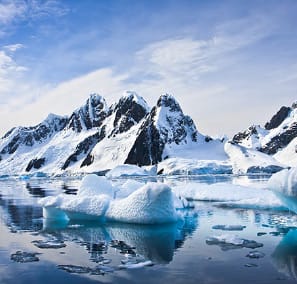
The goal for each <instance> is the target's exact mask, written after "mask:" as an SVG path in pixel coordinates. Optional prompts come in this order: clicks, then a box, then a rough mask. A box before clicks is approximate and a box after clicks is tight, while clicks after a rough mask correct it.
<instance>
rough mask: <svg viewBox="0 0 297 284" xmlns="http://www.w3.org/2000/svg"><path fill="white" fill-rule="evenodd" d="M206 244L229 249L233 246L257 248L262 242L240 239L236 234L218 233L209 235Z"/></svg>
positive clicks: (233, 247)
mask: <svg viewBox="0 0 297 284" xmlns="http://www.w3.org/2000/svg"><path fill="white" fill-rule="evenodd" d="M206 243H207V244H208V245H219V246H220V247H221V248H222V250H229V249H235V248H252V249H254V248H259V247H262V246H263V244H261V243H258V242H256V241H253V240H247V239H242V238H240V237H238V236H236V235H220V236H214V237H209V238H207V239H206Z"/></svg>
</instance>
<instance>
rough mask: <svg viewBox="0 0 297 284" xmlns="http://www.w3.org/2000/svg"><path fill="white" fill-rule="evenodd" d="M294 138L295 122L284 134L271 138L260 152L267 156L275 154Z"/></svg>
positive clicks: (296, 129)
mask: <svg viewBox="0 0 297 284" xmlns="http://www.w3.org/2000/svg"><path fill="white" fill-rule="evenodd" d="M296 137H297V122H294V123H293V124H292V125H291V126H290V127H288V128H287V129H286V130H285V131H284V132H282V133H280V134H278V135H276V136H274V137H272V138H271V140H270V141H269V142H268V143H267V144H266V145H264V146H263V147H262V148H260V151H261V152H263V153H266V154H269V155H272V154H275V153H276V152H277V151H279V150H280V149H283V148H285V147H286V146H287V145H288V144H289V143H290V142H291V141H292V140H293V139H294V138H296Z"/></svg>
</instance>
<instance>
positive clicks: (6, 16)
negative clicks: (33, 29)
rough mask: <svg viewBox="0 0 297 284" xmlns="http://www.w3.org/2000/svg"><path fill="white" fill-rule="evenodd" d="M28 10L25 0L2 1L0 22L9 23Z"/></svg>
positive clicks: (0, 4)
mask: <svg viewBox="0 0 297 284" xmlns="http://www.w3.org/2000/svg"><path fill="white" fill-rule="evenodd" d="M25 12H26V5H25V2H24V1H4V2H2V3H0V23H2V24H9V23H10V22H12V21H13V20H14V19H16V18H18V17H21V16H22V15H23V14H24V13H25Z"/></svg>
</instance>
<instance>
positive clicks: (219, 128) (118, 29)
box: [0, 0, 297, 136]
mask: <svg viewBox="0 0 297 284" xmlns="http://www.w3.org/2000/svg"><path fill="white" fill-rule="evenodd" d="M296 15H297V1H295V0H291V1H290V0H283V1H273V0H270V1H267V0H266V1H260V0H259V1H244V0H242V1H240V0H236V1H235V0H234V1H231V0H230V1H227V0H226V1H224V0H218V1H215V0H209V1H202V0H201V1H199V0H195V1H190V0H183V1H179V0H176V1H174V0H172V1H169V0H168V1H166V0H158V1H157V0H137V1H136V0H135V1H133V0H117V1H115V0H114V1H113V0H108V1H104V0H100V1H96V0H64V1H55V0H48V1H37V0H16V1H6V0H0V136H2V135H3V134H4V133H5V132H6V131H7V130H9V129H10V128H11V127H13V126H17V125H25V126H26V125H34V124H37V123H39V122H40V121H41V120H43V119H44V118H45V117H46V116H47V114H48V113H49V112H53V113H57V114H61V115H67V114H70V112H71V111H72V110H73V109H75V108H77V107H79V106H80V105H81V104H83V102H84V101H85V100H86V99H87V96H88V94H89V93H94V92H96V93H99V94H101V95H103V96H104V97H105V98H106V99H107V102H108V103H109V104H110V103H112V102H113V101H115V100H117V99H119V97H120V96H121V95H122V93H123V92H124V91H125V90H133V91H136V92H137V93H138V94H139V95H142V96H143V97H144V98H145V99H146V100H147V101H148V103H149V104H150V105H153V104H154V103H155V102H156V100H157V98H158V97H159V96H160V95H161V94H163V93H165V92H167V93H171V94H173V95H174V96H175V97H176V98H177V99H178V101H179V102H180V104H181V106H182V108H183V110H184V112H185V113H187V114H189V115H190V116H192V117H193V119H194V121H195V122H196V125H197V128H198V130H199V131H201V132H202V133H204V134H209V135H216V134H218V135H222V134H227V135H229V136H232V135H233V134H235V133H236V132H237V131H240V130H243V129H244V128H246V127H248V126H249V125H250V124H264V123H265V122H266V121H267V120H268V119H270V118H271V116H272V115H273V114H274V113H275V112H276V111H277V110H278V109H279V108H280V106H282V105H291V104H292V102H294V101H295V100H297V96H296V94H297V29H296V26H297V18H296Z"/></svg>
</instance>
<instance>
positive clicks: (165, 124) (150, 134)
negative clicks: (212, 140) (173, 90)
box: [125, 94, 198, 166]
mask: <svg viewBox="0 0 297 284" xmlns="http://www.w3.org/2000/svg"><path fill="white" fill-rule="evenodd" d="M197 136H198V132H197V130H196V126H195V124H194V122H193V120H192V119H191V118H190V117H189V116H186V115H184V114H183V112H182V110H181V107H180V105H179V104H178V103H177V102H176V100H175V99H174V97H173V96H171V95H168V94H166V95H162V96H161V97H160V98H159V100H158V102H157V105H156V106H155V107H153V108H152V110H151V112H150V113H149V114H148V115H147V116H146V118H145V121H144V122H143V124H142V125H141V127H140V129H139V132H138V135H137V138H136V141H135V143H134V145H133V146H132V148H131V150H130V152H129V154H128V157H127V159H126V161H125V163H126V164H137V165H139V166H143V165H154V164H157V163H158V162H160V161H162V160H163V159H165V157H163V151H164V147H165V145H166V144H176V145H179V144H187V143H188V142H190V141H192V142H197Z"/></svg>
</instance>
